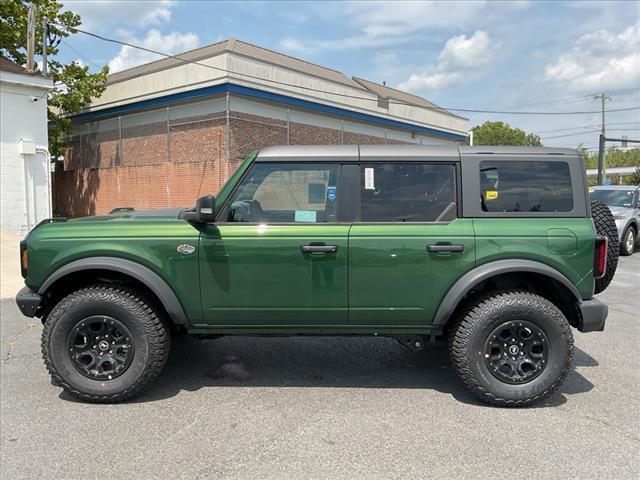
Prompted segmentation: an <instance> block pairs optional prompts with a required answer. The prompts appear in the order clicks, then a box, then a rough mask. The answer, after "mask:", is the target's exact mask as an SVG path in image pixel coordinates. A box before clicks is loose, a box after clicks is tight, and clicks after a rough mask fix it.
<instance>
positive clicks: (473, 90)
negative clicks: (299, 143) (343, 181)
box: [61, 0, 640, 147]
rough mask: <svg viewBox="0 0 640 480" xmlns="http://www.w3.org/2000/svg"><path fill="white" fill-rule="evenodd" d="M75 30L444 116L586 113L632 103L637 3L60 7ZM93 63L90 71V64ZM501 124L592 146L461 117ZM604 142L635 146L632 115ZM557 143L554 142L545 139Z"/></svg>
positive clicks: (110, 48) (621, 118) (79, 46)
mask: <svg viewBox="0 0 640 480" xmlns="http://www.w3.org/2000/svg"><path fill="white" fill-rule="evenodd" d="M63 3H65V5H66V6H67V8H69V9H71V10H73V11H75V12H77V13H79V14H81V16H82V18H83V28H85V29H87V30H89V31H92V32H95V33H99V34H102V35H105V36H109V37H112V38H116V39H119V40H124V41H127V42H130V43H134V44H139V45H144V46H147V47H149V48H151V49H154V50H159V51H163V52H166V53H179V52H181V51H184V50H187V49H191V48H195V47H197V46H201V45H206V44H208V43H213V42H216V41H220V40H223V39H226V38H237V39H240V40H244V41H248V42H251V43H255V44H257V45H260V46H263V47H267V48H271V49H273V50H276V51H280V52H282V53H286V54H289V55H292V56H295V57H298V58H302V59H304V60H308V61H311V62H315V63H318V64H321V65H324V66H327V67H330V68H333V69H336V70H340V71H342V72H344V73H345V74H347V75H350V76H359V77H364V78H367V79H370V80H373V81H377V82H382V81H386V82H387V84H388V85H391V86H394V87H398V88H401V89H404V90H407V91H411V92H412V93H416V94H418V95H422V96H424V97H425V98H428V99H429V100H431V101H433V102H435V103H437V104H438V105H441V106H444V107H449V108H470V109H482V110H518V111H591V110H598V109H599V103H598V102H596V101H595V100H594V99H593V98H592V94H593V93H595V92H601V91H606V92H610V93H609V96H610V97H611V101H609V102H608V103H607V108H608V109H619V108H628V107H635V106H640V2H638V1H622V2H613V1H611V2H596V1H590V2H587V1H585V2H559V1H554V2H542V1H536V2H533V1H512V2H506V1H505V2H485V1H471V2H453V1H449V2H400V1H397V2H319V1H318V2H309V3H307V2H208V1H171V0H167V1H124V0H116V1H108V0H104V1H81V2H80V1H78V2H76V1H67V2H64V0H63ZM61 52H62V54H63V56H64V58H65V59H68V60H76V59H77V60H79V61H81V62H82V63H84V64H89V65H91V68H92V69H95V68H96V66H97V65H103V64H105V63H107V64H109V65H110V66H111V68H112V70H118V69H123V68H128V67H130V66H133V65H136V64H139V63H144V62H147V61H150V60H153V59H155V58H154V57H153V56H152V55H150V54H148V53H144V52H140V51H137V50H132V49H129V48H126V47H125V48H122V47H120V46H118V45H115V44H109V43H106V42H102V41H100V40H97V39H92V38H90V37H86V36H83V35H81V34H79V35H77V36H74V37H72V38H70V39H67V40H66V41H65V43H63V44H62V45H61ZM94 64H95V65H94ZM463 115H464V116H467V117H468V118H469V119H470V121H471V125H475V124H478V123H482V122H484V121H486V120H503V121H506V122H508V123H510V124H511V125H513V126H516V127H520V128H524V129H525V130H527V131H532V132H535V133H538V134H539V135H540V136H541V137H543V142H544V143H545V145H553V146H569V147H575V146H576V145H577V144H578V143H583V144H585V145H586V146H587V147H595V146H596V145H597V136H598V132H595V131H594V130H597V129H598V128H599V125H600V115H599V114H588V115H575V116H564V115H562V116H524V115H505V114H476V113H468V114H463ZM607 124H609V125H610V127H609V128H608V129H607V130H608V136H621V135H627V136H629V138H640V110H633V111H627V112H611V113H609V114H608V115H607ZM560 135H569V136H562V137H560V138H549V137H556V136H560Z"/></svg>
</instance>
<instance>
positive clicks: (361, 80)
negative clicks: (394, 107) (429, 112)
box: [352, 77, 469, 120]
mask: <svg viewBox="0 0 640 480" xmlns="http://www.w3.org/2000/svg"><path fill="white" fill-rule="evenodd" d="M352 78H353V79H354V80H355V81H356V82H358V83H359V84H360V85H362V86H363V87H364V88H366V89H367V90H368V91H370V92H371V93H373V94H374V95H377V93H376V92H375V91H374V90H372V89H370V88H369V87H368V86H367V83H370V84H372V85H375V86H377V87H380V88H382V89H387V90H391V91H392V92H397V93H398V94H399V95H398V96H396V97H394V96H391V95H388V96H386V97H381V98H383V99H394V100H399V101H400V102H402V103H403V104H406V105H411V106H413V107H420V108H430V107H431V108H432V109H434V110H436V111H439V112H442V113H444V114H446V115H450V116H452V117H456V118H460V119H462V120H469V119H468V118H467V117H463V116H462V115H457V114H455V113H452V112H450V111H449V110H447V109H446V108H443V107H440V106H439V105H436V104H435V103H433V102H432V101H431V100H427V99H426V98H424V97H421V96H420V95H416V94H414V93H410V92H405V91H404V90H398V89H397V88H393V87H390V86H388V85H383V84H380V83H377V82H373V81H371V80H367V79H366V78H360V77H352ZM402 96H407V97H413V98H415V99H416V103H411V102H406V101H403V99H402V98H401V97H402ZM420 102H424V103H428V104H429V106H425V105H421V104H420Z"/></svg>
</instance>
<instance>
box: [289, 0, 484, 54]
mask: <svg viewBox="0 0 640 480" xmlns="http://www.w3.org/2000/svg"><path fill="white" fill-rule="evenodd" d="M486 4H487V3H486V2H484V1H476V2H470V3H466V2H439V1H436V2H424V1H409V2H400V1H396V2H346V3H343V4H335V5H337V7H336V8H331V9H326V8H323V9H318V10H314V13H315V15H316V16H317V17H320V18H324V19H325V20H327V21H335V18H336V15H339V16H340V18H346V19H349V20H348V22H349V25H350V26H351V30H353V31H354V32H356V33H355V34H354V35H351V36H347V37H342V38H337V39H333V40H308V39H306V38H305V39H300V38H294V37H286V38H284V39H283V40H282V41H281V42H280V46H281V47H282V48H283V49H285V50H289V51H293V52H297V53H307V54H308V53H314V52H318V51H324V50H331V51H343V50H353V49H359V48H380V47H388V46H391V45H398V44H400V43H404V42H408V41H411V40H412V39H415V38H416V35H417V34H418V33H420V32H422V33H424V32H425V31H426V30H427V29H434V28H445V27H460V28H463V27H464V25H466V24H467V23H468V22H470V21H471V20H473V19H474V18H477V15H478V14H479V12H480V10H482V9H483V8H484V7H485V6H486ZM338 5H339V6H338Z"/></svg>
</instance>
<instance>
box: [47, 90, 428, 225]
mask: <svg viewBox="0 0 640 480" xmlns="http://www.w3.org/2000/svg"><path fill="white" fill-rule="evenodd" d="M425 139H427V142H425V143H431V142H432V141H433V138H429V137H423V136H422V135H417V134H415V133H412V132H411V131H407V130H400V129H392V128H385V127H384V126H380V125H375V124H372V123H365V122H363V121H362V122H361V121H357V120H352V119H345V118H338V117H335V116H332V115H329V114H328V113H327V114H324V113H322V112H312V111H307V110H302V109H294V108H287V107H286V106H283V105H279V104H275V103H267V102H261V101H258V100H254V99H249V98H246V97H239V96H231V95H227V96H223V97H217V98H212V99H205V100H202V101H197V102H190V103H183V104H174V105H170V106H166V107H162V108H156V109H150V110H146V111H142V112H135V113H130V114H124V115H121V116H118V117H113V118H106V119H100V120H95V121H91V122H83V123H78V124H76V125H75V126H74V131H73V134H72V135H69V136H68V137H67V139H66V143H67V150H66V154H65V161H64V167H63V168H62V169H59V170H61V171H57V173H56V191H57V192H60V195H57V198H58V200H57V202H58V204H60V205H62V206H61V207H60V209H61V211H62V212H63V213H64V212H71V211H72V212H74V213H75V212H80V213H82V212H85V213H95V212H102V211H109V210H110V208H114V207H121V206H133V207H139V206H142V207H144V208H147V207H149V208H151V207H158V206H185V205H190V204H193V202H194V201H195V199H196V198H197V197H198V196H199V195H202V194H206V193H216V192H217V191H218V190H219V188H220V187H221V186H222V185H223V184H224V182H225V181H226V180H227V179H228V178H229V176H230V175H231V174H232V173H233V172H234V171H235V169H236V168H237V167H238V165H239V163H240V162H241V160H242V159H243V158H244V157H245V156H246V155H248V154H249V153H251V152H252V151H254V150H256V149H261V148H264V147H267V146H270V145H311V144H315V145H324V144H384V143H423V140H425ZM92 172H95V173H92ZM98 172H101V173H98ZM73 185H84V187H83V188H84V190H82V189H76V190H78V193H76V192H74V191H73ZM80 190H82V191H80ZM131 190H139V191H138V192H137V193H136V194H135V195H134V194H133V193H131ZM87 202H88V203H90V204H91V205H90V206H89V207H86V205H85V204H87Z"/></svg>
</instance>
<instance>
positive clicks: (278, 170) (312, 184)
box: [227, 162, 340, 223]
mask: <svg viewBox="0 0 640 480" xmlns="http://www.w3.org/2000/svg"><path fill="white" fill-rule="evenodd" d="M339 169H340V166H339V165H338V164H316V163H289V162H287V163H256V164H254V166H253V167H252V169H251V171H250V172H249V174H248V175H247V176H246V177H245V178H244V179H243V180H242V182H241V183H240V185H239V187H238V189H237V190H236V191H235V193H234V194H233V196H232V198H231V201H230V208H229V214H228V217H227V221H228V222H273V223H279V222H292V223H294V222H302V223H326V222H335V221H336V213H337V203H338V185H337V182H338V173H339Z"/></svg>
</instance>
